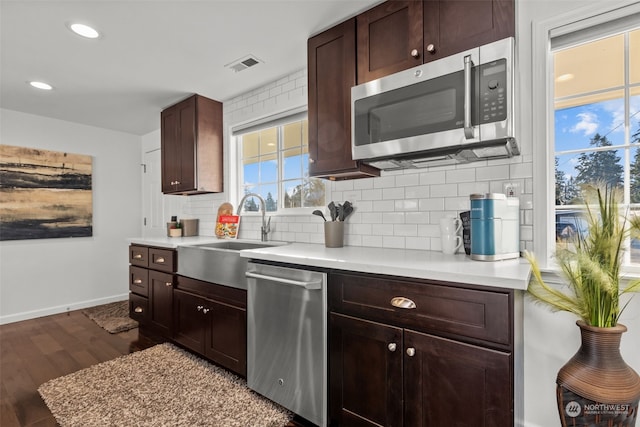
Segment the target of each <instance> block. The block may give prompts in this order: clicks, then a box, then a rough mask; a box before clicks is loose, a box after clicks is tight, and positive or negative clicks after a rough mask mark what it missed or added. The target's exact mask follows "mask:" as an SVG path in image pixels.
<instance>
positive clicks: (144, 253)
mask: <svg viewBox="0 0 640 427" xmlns="http://www.w3.org/2000/svg"><path fill="white" fill-rule="evenodd" d="M129 263H130V264H133V265H137V266H139V267H148V266H149V248H148V247H146V246H139V245H130V246H129Z"/></svg>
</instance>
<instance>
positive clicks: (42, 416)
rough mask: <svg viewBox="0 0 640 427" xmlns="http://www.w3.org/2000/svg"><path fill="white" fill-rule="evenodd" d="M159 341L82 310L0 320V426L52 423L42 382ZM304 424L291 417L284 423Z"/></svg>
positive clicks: (297, 426) (294, 426)
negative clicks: (101, 322) (110, 328)
mask: <svg viewBox="0 0 640 427" xmlns="http://www.w3.org/2000/svg"><path fill="white" fill-rule="evenodd" d="M158 341H159V340H157V339H151V338H148V337H146V336H143V335H140V334H139V333H138V329H137V328H136V329H132V330H130V331H127V332H121V333H118V334H110V333H109V332H107V331H105V330H104V329H102V328H100V327H99V326H98V325H96V324H95V323H94V322H93V321H92V320H90V319H89V318H88V317H87V316H85V315H84V314H82V311H81V310H77V311H71V312H69V313H64V314H56V315H53V316H46V317H41V318H38V319H32V320H25V321H23V322H16V323H9V324H6V325H0V426H2V427H14V426H16V427H18V426H22V427H27V426H30V427H31V426H33V427H36V426H37V427H41V426H42V427H44V426H57V425H58V424H57V423H56V421H55V418H54V417H53V415H52V414H51V412H50V411H49V409H48V408H47V405H45V403H44V401H43V400H42V398H41V397H40V394H38V387H39V386H40V385H41V384H44V383H45V382H47V381H48V380H50V379H53V378H57V377H61V376H63V375H67V374H70V373H72V372H75V371H78V370H80V369H84V368H88V367H89V366H92V365H95V364H97V363H101V362H105V361H107V360H111V359H115V358H116V357H119V356H123V355H125V354H129V353H132V352H134V351H138V350H143V349H145V348H149V347H151V346H153V345H155V344H156V343H157V342H158ZM309 426H311V424H309V423H307V422H305V421H304V420H301V419H296V420H295V421H293V422H291V423H290V424H289V425H288V426H285V427H309Z"/></svg>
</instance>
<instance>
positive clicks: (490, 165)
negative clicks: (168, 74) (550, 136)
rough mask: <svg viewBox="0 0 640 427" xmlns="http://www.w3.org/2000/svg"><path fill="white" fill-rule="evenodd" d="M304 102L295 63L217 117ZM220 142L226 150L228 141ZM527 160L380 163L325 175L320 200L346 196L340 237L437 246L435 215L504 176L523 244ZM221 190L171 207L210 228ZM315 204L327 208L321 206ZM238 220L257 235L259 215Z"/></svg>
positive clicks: (308, 231) (282, 223)
mask: <svg viewBox="0 0 640 427" xmlns="http://www.w3.org/2000/svg"><path fill="white" fill-rule="evenodd" d="M306 102H307V73H306V70H305V69H302V70H299V71H296V72H294V73H292V74H290V75H288V76H285V77H283V78H281V79H278V80H277V81H274V82H271V83H269V84H267V85H265V86H263V87H261V88H257V89H254V90H252V91H249V92H247V93H245V94H243V95H240V96H238V97H236V98H233V99H230V100H227V101H225V102H224V107H223V108H224V120H225V125H228V126H233V125H234V124H237V123H240V122H247V121H251V120H255V119H257V118H262V117H267V116H269V115H270V114H274V113H277V112H281V111H283V110H286V109H287V108H293V107H296V106H299V105H304V104H305V103H306ZM225 138H227V139H228V136H227V135H225ZM225 142H226V143H227V148H226V152H229V149H228V141H227V140H226V141H225ZM532 164H533V163H532V156H519V157H515V158H512V159H503V160H492V161H481V162H476V163H468V164H460V165H455V166H453V165H452V166H439V167H430V168H428V169H416V170H409V169H407V170H400V171H393V172H387V171H383V172H382V174H381V176H380V177H376V178H363V179H356V180H344V181H325V182H326V185H327V187H328V189H329V193H328V194H329V196H328V198H327V200H326V203H328V202H330V201H331V200H334V201H335V202H336V203H343V202H344V201H345V200H349V201H350V202H352V203H353V204H354V208H355V211H354V213H353V214H352V215H351V217H350V218H349V219H348V220H347V223H346V230H345V231H346V235H345V244H346V245H351V246H372V247H394V248H408V249H423V250H439V249H440V227H439V224H438V222H439V219H440V218H441V217H442V216H445V215H458V213H459V212H460V211H462V210H468V209H469V205H470V202H469V194H471V193H486V192H497V193H502V192H504V190H503V183H504V182H507V181H512V182H518V183H519V184H520V189H519V190H520V208H521V215H520V216H521V221H522V226H521V227H520V234H521V236H520V237H521V247H522V248H531V247H532V246H533V244H532V241H533V227H532V224H533V207H532V193H533V178H532V176H533V173H532V169H533V168H532ZM232 169H233V168H232V167H229V170H232ZM229 198H230V197H229V195H228V194H226V195H225V194H217V195H202V196H192V197H189V198H188V199H187V202H185V203H184V204H183V206H182V208H181V209H182V210H178V211H176V212H177V213H181V214H182V216H183V217H187V216H186V215H188V216H189V217H196V218H200V230H201V234H203V235H211V236H212V235H213V234H214V227H215V221H216V218H215V216H216V212H217V208H218V206H219V205H220V204H221V203H222V202H223V201H225V200H227V199H229ZM320 209H321V210H323V211H324V212H327V209H326V206H323V207H321V208H320ZM327 213H328V212H327ZM272 226H273V233H272V236H271V238H272V239H273V240H284V241H296V242H310V243H320V244H322V243H323V242H324V231H323V230H324V227H323V221H322V219H320V218H318V217H316V216H313V215H309V214H307V215H288V216H282V217H275V216H274V217H273V218H272ZM240 228H241V232H240V233H241V234H240V237H241V238H252V239H259V238H260V217H259V215H258V216H251V215H247V216H243V219H242V221H241V227H240ZM203 231H205V232H204V233H203Z"/></svg>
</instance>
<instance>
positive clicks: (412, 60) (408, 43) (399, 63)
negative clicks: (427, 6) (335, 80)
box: [357, 0, 423, 84]
mask: <svg viewBox="0 0 640 427" xmlns="http://www.w3.org/2000/svg"><path fill="white" fill-rule="evenodd" d="M357 20H358V84H361V83H365V82H368V81H370V80H375V79H377V78H380V77H383V76H386V75H389V74H393V73H395V72H397V71H401V70H406V69H408V68H411V67H415V66H416V65H420V64H422V49H423V47H422V46H423V43H422V37H423V28H422V20H423V13H422V2H420V1H412V0H408V1H397V0H390V1H386V2H384V3H382V4H380V5H378V6H376V7H374V8H373V9H369V10H368V11H366V12H364V13H361V14H360V15H358V16H357Z"/></svg>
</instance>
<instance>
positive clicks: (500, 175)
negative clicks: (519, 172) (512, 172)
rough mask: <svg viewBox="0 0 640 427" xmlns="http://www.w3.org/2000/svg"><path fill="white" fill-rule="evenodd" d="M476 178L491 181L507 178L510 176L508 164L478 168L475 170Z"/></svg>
mask: <svg viewBox="0 0 640 427" xmlns="http://www.w3.org/2000/svg"><path fill="white" fill-rule="evenodd" d="M476 178H477V179H478V181H491V180H496V179H503V180H508V179H509V178H510V176H509V165H497V166H493V167H487V168H478V169H477V170H476Z"/></svg>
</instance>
